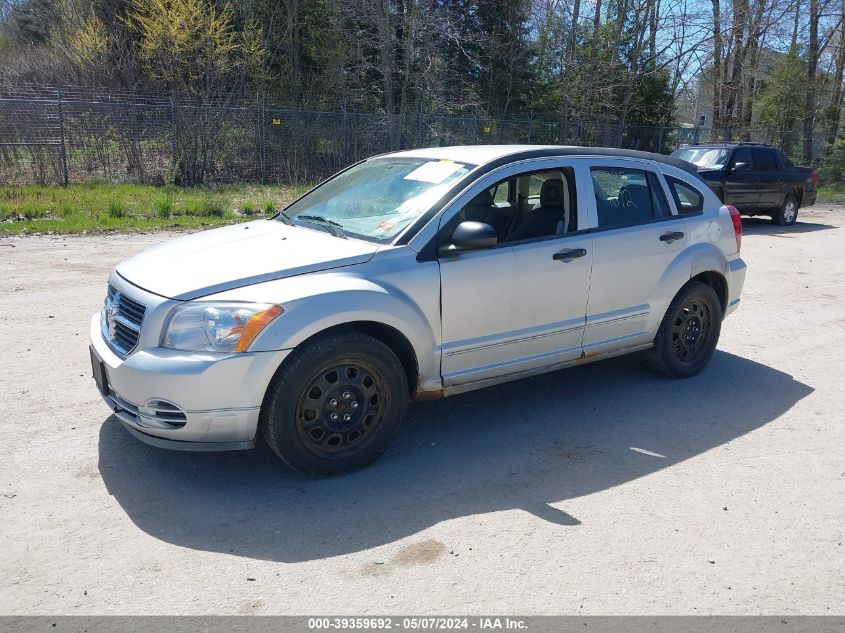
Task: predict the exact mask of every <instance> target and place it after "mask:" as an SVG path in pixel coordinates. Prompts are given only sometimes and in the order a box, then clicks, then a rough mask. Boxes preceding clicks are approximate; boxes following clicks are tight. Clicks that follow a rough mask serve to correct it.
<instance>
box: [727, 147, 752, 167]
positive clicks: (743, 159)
mask: <svg viewBox="0 0 845 633" xmlns="http://www.w3.org/2000/svg"><path fill="white" fill-rule="evenodd" d="M731 166H732V167H733V170H734V171H752V170H753V169H754V162H753V161H752V160H751V150H749V149H748V148H746V147H739V148H737V150H736V151H735V152H734V157H733V159H732V160H731Z"/></svg>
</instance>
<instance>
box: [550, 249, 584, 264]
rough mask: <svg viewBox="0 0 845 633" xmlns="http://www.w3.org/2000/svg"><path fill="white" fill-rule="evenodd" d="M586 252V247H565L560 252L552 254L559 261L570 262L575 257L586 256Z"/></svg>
mask: <svg viewBox="0 0 845 633" xmlns="http://www.w3.org/2000/svg"><path fill="white" fill-rule="evenodd" d="M586 254H587V249H586V248H565V249H563V250H562V251H560V252H559V253H555V254H554V255H552V259H553V260H555V261H558V262H563V263H569V262H571V261H572V260H573V259H577V258H579V257H584V255H586Z"/></svg>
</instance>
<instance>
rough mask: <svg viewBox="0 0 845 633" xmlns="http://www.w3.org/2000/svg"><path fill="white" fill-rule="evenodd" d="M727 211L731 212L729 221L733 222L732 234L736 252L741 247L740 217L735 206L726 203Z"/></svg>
mask: <svg viewBox="0 0 845 633" xmlns="http://www.w3.org/2000/svg"><path fill="white" fill-rule="evenodd" d="M727 208H728V212H729V213H730V214H731V222H733V224H734V235H735V236H736V252H737V253H738V252H739V249H740V248H742V217H741V216H740V215H739V211H738V210H737V208H736V207H732V206H731V205H727Z"/></svg>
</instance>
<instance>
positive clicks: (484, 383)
mask: <svg viewBox="0 0 845 633" xmlns="http://www.w3.org/2000/svg"><path fill="white" fill-rule="evenodd" d="M652 346H653V343H651V342H649V343H644V344H641V345H634V346H632V347H623V348H621V349H617V350H613V351H609V352H604V353H602V354H593V355H586V354H584V353H582V355H581V357H580V358H576V359H575V360H568V361H565V362H562V363H555V364H554V365H546V366H544V367H535V368H533V369H526V370H524V371H519V372H514V373H512V374H505V375H503V376H496V377H495V378H488V379H486V380H479V381H477V382H469V383H465V384H462V385H453V386H451V387H446V388H445V389H444V390H443V395H444V396H446V397H448V396H454V395H456V394H459V393H466V392H468V391H475V390H476V389H483V388H484V387H492V386H493V385H500V384H502V383H506V382H511V381H513V380H520V379H522V378H529V377H531V376H537V375H539V374H547V373H549V372H552V371H557V370H559V369H566V368H567V367H573V366H574V365H583V364H585V363H592V362H593V361H597V360H604V359H606V358H613V357H614V356H624V355H625V354H632V353H633V352H640V351H642V350H646V349H649V348H650V347H652Z"/></svg>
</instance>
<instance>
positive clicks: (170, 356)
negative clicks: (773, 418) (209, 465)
mask: <svg viewBox="0 0 845 633" xmlns="http://www.w3.org/2000/svg"><path fill="white" fill-rule="evenodd" d="M90 331H91V346H92V347H93V349H94V350H95V351H96V353H97V355H98V356H99V357H100V359H102V361H103V363H104V365H105V368H106V377H107V386H106V387H105V389H104V392H103V393H102V394H101V395H102V396H103V400H104V401H105V402H106V404H107V405H108V406H109V408H111V410H112V411H113V412H114V414H115V416H116V417H117V419H118V420H120V422H121V424H123V426H125V427H126V428H127V429H129V431H130V432H131V433H132V434H133V435H134V436H135V437H137V438H138V439H140V440H142V441H144V442H147V443H148V444H152V445H154V446H160V447H164V448H175V449H181V450H237V449H244V448H251V447H252V446H253V444H254V441H255V433H256V429H257V426H258V416H259V413H260V411H261V402H262V400H263V399H264V394H265V392H266V390H267V386H268V385H269V384H270V380H271V379H272V378H273V374H275V372H276V369H278V367H279V365H280V364H281V363H282V361H283V360H284V359H285V358H286V357H287V355H288V354H289V353H290V350H280V351H273V352H246V353H240V354H206V353H189V352H179V351H174V350H167V349H162V348H153V349H141V350H138V351H136V352H134V353H132V354H130V355H129V356H128V357H126V358H121V357H120V356H118V355H117V354H115V352H114V351H112V349H111V348H110V347H109V346H108V344H107V343H106V341H105V340H104V339H103V335H102V333H101V331H100V317H99V315H94V316H93V317H92V318H91V327H90Z"/></svg>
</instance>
